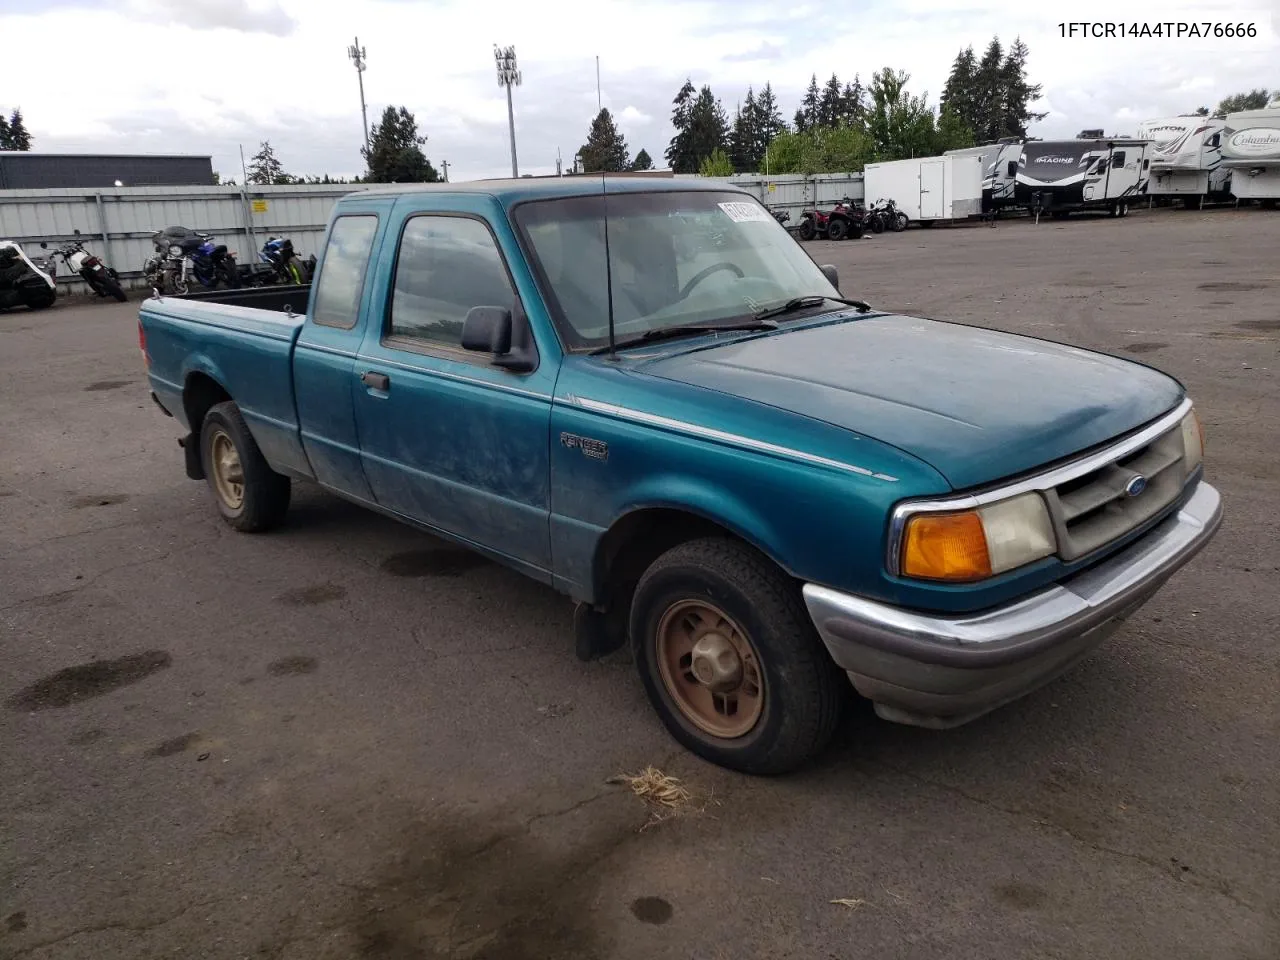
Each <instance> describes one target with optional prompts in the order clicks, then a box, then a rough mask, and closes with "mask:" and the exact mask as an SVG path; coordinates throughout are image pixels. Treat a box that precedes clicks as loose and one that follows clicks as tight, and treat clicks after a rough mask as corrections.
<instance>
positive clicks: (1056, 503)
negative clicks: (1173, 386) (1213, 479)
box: [1044, 426, 1186, 563]
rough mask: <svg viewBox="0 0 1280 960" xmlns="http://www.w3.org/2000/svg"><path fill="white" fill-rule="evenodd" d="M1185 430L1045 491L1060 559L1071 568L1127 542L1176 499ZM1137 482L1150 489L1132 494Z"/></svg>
mask: <svg viewBox="0 0 1280 960" xmlns="http://www.w3.org/2000/svg"><path fill="white" fill-rule="evenodd" d="M1184 456H1185V451H1184V450H1183V445H1182V430H1181V429H1180V428H1179V427H1177V426H1175V427H1173V428H1172V429H1171V430H1168V431H1166V432H1165V433H1163V434H1161V435H1160V436H1159V437H1157V438H1156V439H1155V440H1153V441H1152V442H1151V443H1149V444H1147V445H1146V446H1145V447H1142V448H1140V449H1138V450H1133V451H1131V452H1129V453H1127V454H1125V455H1124V456H1123V457H1121V458H1119V459H1118V460H1115V461H1113V462H1112V463H1109V464H1107V465H1106V466H1104V467H1100V468H1098V469H1097V470H1093V471H1091V472H1090V473H1086V474H1084V475H1083V476H1080V477H1074V478H1072V479H1071V480H1067V481H1065V482H1063V483H1060V484H1058V485H1057V486H1056V487H1053V488H1052V489H1049V490H1046V491H1045V492H1044V494H1045V501H1046V502H1047V503H1048V506H1049V516H1050V517H1051V518H1052V520H1053V526H1054V532H1055V533H1056V534H1057V536H1058V556H1059V557H1060V558H1061V559H1062V560H1064V561H1066V562H1068V563H1070V562H1071V561H1073V560H1078V559H1080V558H1081V557H1083V556H1087V555H1088V554H1090V553H1092V552H1093V551H1094V550H1097V549H1098V548H1099V547H1104V546H1106V545H1107V544H1108V543H1111V542H1112V541H1114V540H1117V539H1119V538H1120V537H1123V536H1124V535H1125V534H1126V533H1128V532H1129V531H1131V530H1133V529H1135V528H1136V527H1139V526H1141V525H1142V524H1143V523H1145V522H1146V521H1148V520H1150V519H1151V518H1152V517H1154V516H1155V515H1156V514H1158V513H1159V512H1160V511H1161V510H1163V509H1164V508H1165V507H1167V506H1169V504H1171V503H1173V501H1174V500H1176V499H1177V497H1178V494H1179V493H1180V492H1181V491H1182V486H1183V482H1184V481H1185V479H1186V470H1185V469H1184V466H1183V459H1184ZM1135 478H1143V479H1145V481H1146V485H1145V488H1144V489H1143V490H1142V491H1141V492H1140V493H1137V494H1134V493H1133V492H1132V487H1131V482H1133V481H1134V480H1135Z"/></svg>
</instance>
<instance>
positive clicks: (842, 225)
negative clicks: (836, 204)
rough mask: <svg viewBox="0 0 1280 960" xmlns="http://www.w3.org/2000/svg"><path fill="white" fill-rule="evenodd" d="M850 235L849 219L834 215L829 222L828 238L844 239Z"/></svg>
mask: <svg viewBox="0 0 1280 960" xmlns="http://www.w3.org/2000/svg"><path fill="white" fill-rule="evenodd" d="M847 236H849V221H848V220H845V219H843V218H840V217H832V218H831V219H830V220H829V221H828V222H827V239H828V240H843V239H845V238H846V237H847Z"/></svg>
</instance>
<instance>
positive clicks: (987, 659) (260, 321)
mask: <svg viewBox="0 0 1280 960" xmlns="http://www.w3.org/2000/svg"><path fill="white" fill-rule="evenodd" d="M605 187H606V185H605V184H603V183H602V182H601V181H600V180H598V179H587V178H580V177H571V178H563V179H549V180H543V181H536V180H535V181H530V180H519V181H491V182H478V183H472V184H447V185H436V186H429V187H418V186H393V187H386V188H378V189H372V190H367V191H365V192H361V193H354V194H351V195H349V196H347V197H344V198H343V199H342V200H340V201H339V202H338V204H337V205H336V207H335V209H334V211H333V215H332V218H331V220H330V223H329V227H328V236H327V240H326V244H325V247H324V250H323V252H322V254H321V256H320V260H319V265H318V270H317V274H316V279H315V283H314V285H313V286H312V287H311V288H310V289H309V290H308V289H299V288H294V289H292V290H285V291H284V292H283V293H276V294H266V295H265V299H264V300H263V302H262V303H261V304H260V305H258V306H246V305H245V304H244V302H243V298H244V297H246V296H249V295H248V294H245V293H243V292H237V293H233V294H230V295H228V296H227V298H225V300H224V301H223V302H217V300H216V298H215V299H214V300H205V301H204V302H200V301H196V300H186V299H181V298H169V297H163V298H162V297H156V298H153V299H150V300H148V301H146V302H145V304H144V305H143V306H142V310H141V316H140V320H139V338H140V343H141V347H142V352H143V356H144V359H145V363H146V365H147V368H148V370H149V376H150V383H151V388H152V391H153V395H154V397H155V399H156V401H157V403H158V404H159V405H160V407H161V408H162V409H163V410H164V411H165V412H166V413H168V414H170V415H171V416H173V417H175V418H176V419H177V420H178V422H180V423H181V425H182V426H183V428H184V430H185V434H186V435H185V436H184V437H183V441H182V442H183V446H184V447H185V450H186V469H187V474H188V476H190V477H192V478H193V479H206V480H207V481H208V483H209V486H210V488H211V489H212V492H213V495H214V499H215V502H216V503H217V507H218V510H219V511H221V513H222V516H223V517H225V519H226V520H227V522H228V523H230V524H231V525H232V526H233V527H235V528H237V529H239V530H245V531H259V530H265V529H267V528H269V527H271V526H273V525H275V524H277V523H278V522H279V521H280V520H281V518H282V517H283V516H284V515H285V512H286V510H287V508H288V505H289V495H290V485H291V484H292V483H293V482H294V481H295V480H302V481H308V482H313V483H317V484H319V485H320V486H321V487H323V488H324V489H326V490H329V491H332V492H333V493H335V494H337V495H339V496H342V497H346V498H347V499H349V500H353V501H355V502H356V503H359V504H363V505H364V506H367V507H369V508H370V509H372V510H376V511H378V512H380V513H383V514H386V515H388V516H391V517H395V518H397V519H399V520H403V521H405V522H408V523H411V524H414V525H417V526H419V527H421V528H423V529H425V530H428V531H430V532H431V533H434V534H436V535H438V536H441V537H445V538H448V539H450V540H453V541H456V542H458V543H460V544H463V545H465V546H467V547H470V548H473V549H475V550H478V551H480V552H481V553H484V554H486V555H487V556H489V557H491V558H493V559H494V560H496V561H499V562H501V563H504V564H507V565H509V566H511V567H513V568H515V569H516V570H519V571H521V572H523V573H525V574H527V575H529V576H531V577H534V578H536V579H538V580H540V581H542V582H543V583H546V584H548V585H550V586H552V587H554V588H555V589H557V590H559V591H561V592H563V593H565V594H567V595H568V596H569V597H570V598H572V599H573V600H575V601H576V602H577V608H576V614H575V621H574V622H575V634H576V646H577V650H578V654H579V655H580V656H582V657H583V658H585V659H591V658H593V657H595V656H598V655H601V654H603V653H606V652H609V651H611V650H614V649H617V648H619V647H621V646H622V645H624V644H625V643H627V642H629V643H630V645H631V649H632V651H633V653H634V658H635V663H636V666H637V668H638V670H639V673H640V678H641V680H642V682H643V684H644V687H645V690H646V691H647V693H648V696H649V699H650V700H651V701H652V703H653V706H654V707H655V709H656V711H657V713H658V714H659V716H660V717H661V718H662V720H663V722H664V723H665V724H666V726H667V728H668V729H669V730H670V732H671V733H672V734H673V735H674V736H675V738H676V739H677V740H679V741H680V742H681V743H683V744H684V745H685V746H687V747H688V748H689V749H691V750H692V751H694V752H695V753H697V754H699V755H701V756H702V757H705V758H707V759H709V760H711V761H713V762H715V763H718V764H722V765H724V766H727V767H731V768H734V769H738V770H744V771H748V772H753V773H777V772H781V771H785V770H788V769H791V768H794V767H796V766H797V765H799V764H801V763H803V762H804V761H805V760H806V759H808V758H810V757H812V756H813V755H814V754H815V753H816V752H817V751H819V750H820V749H821V748H822V747H823V746H824V744H825V743H826V742H827V741H828V740H829V738H830V736H831V734H832V732H833V730H834V729H835V727H836V725H837V723H838V721H839V718H840V716H841V713H842V709H843V707H844V705H845V703H846V701H847V700H848V699H849V694H850V681H851V683H852V687H853V688H854V689H856V690H857V691H858V692H859V693H861V694H862V695H863V696H864V697H867V698H868V699H870V700H871V701H872V702H873V703H874V705H875V709H876V711H877V712H878V713H879V715H880V716H881V717H884V718H886V719H888V720H892V721H897V722H900V723H907V724H915V725H919V726H926V727H950V726H956V725H958V724H961V723H965V722H967V721H969V720H971V719H973V718H974V717H977V716H980V715H981V714H983V713H985V712H987V711H989V710H991V709H994V708H996V707H998V706H1000V705H1001V704H1004V703H1007V702H1008V701H1010V700H1012V699H1014V698H1016V697H1018V696H1021V695H1022V694H1025V693H1027V692H1028V691H1030V690H1032V689H1034V688H1036V687H1038V686H1040V685H1041V684H1043V683H1045V682H1047V681H1049V680H1050V679H1052V678H1053V677H1055V676H1057V675H1059V674H1061V673H1062V672H1063V671H1064V670H1066V669H1068V668H1069V667H1071V666H1072V665H1073V664H1075V663H1076V662H1078V661H1079V660H1080V659H1081V658H1083V657H1084V656H1085V655H1086V654H1088V653H1089V652H1090V651H1091V650H1092V649H1093V648H1094V647H1095V646H1096V645H1097V644H1098V643H1100V642H1101V641H1102V640H1103V639H1104V638H1105V637H1106V636H1107V635H1108V634H1109V633H1111V632H1112V631H1113V630H1114V629H1115V628H1116V627H1117V626H1118V625H1119V624H1120V623H1121V622H1122V621H1123V620H1124V619H1125V617H1126V616H1127V615H1128V614H1129V613H1130V612H1132V611H1133V610H1134V609H1135V608H1136V607H1138V606H1139V605H1140V604H1142V603H1143V602H1144V601H1146V600H1147V599H1148V598H1149V597H1150V596H1151V595H1152V594H1153V593H1154V592H1155V591H1156V590H1157V589H1158V588H1159V587H1160V586H1161V585H1162V584H1163V583H1164V582H1165V581H1166V580H1167V579H1168V578H1169V577H1170V576H1171V575H1172V574H1173V573H1174V571H1176V570H1177V569H1178V568H1179V567H1181V566H1182V565H1183V564H1184V563H1185V562H1186V561H1187V560H1189V559H1190V558H1191V557H1192V556H1193V555H1194V554H1195V553H1196V552H1197V551H1198V550H1199V549H1200V548H1201V547H1203V546H1204V544H1205V543H1206V542H1207V541H1208V540H1209V539H1210V537H1211V536H1212V535H1213V534H1214V532H1215V530H1216V529H1217V527H1218V524H1219V522H1220V518H1221V506H1220V500H1219V496H1218V493H1217V491H1216V490H1215V489H1214V488H1213V487H1211V486H1210V485H1209V484H1208V483H1206V482H1205V481H1204V480H1203V479H1202V472H1203V468H1202V466H1201V460H1202V456H1203V439H1202V435H1201V428H1200V423H1199V421H1198V419H1197V417H1196V414H1195V412H1194V411H1193V409H1192V404H1191V400H1190V399H1189V398H1188V397H1187V395H1186V392H1185V390H1184V389H1183V387H1182V385H1181V384H1180V383H1178V382H1177V381H1176V380H1174V379H1172V378H1170V377H1168V376H1166V375H1165V374H1163V373H1160V372H1158V371H1156V370H1154V369H1152V368H1150V367H1147V366H1143V365H1141V364H1137V363H1134V362H1131V361H1128V360H1122V359H1118V358H1115V357H1111V356H1107V355H1103V354H1098V353H1092V352H1088V351H1085V350H1078V349H1075V348H1073V347H1069V346H1064V345H1061V344H1057V343H1050V342H1047V341H1043V340H1036V339H1030V338H1026V337H1018V336H1012V335H1008V334H1003V333H996V332H991V331H987V330H983V329H979V328H975V327H969V326H962V325H958V324H954V323H947V322H938V321H933V320H923V319H917V318H914V317H906V316H899V315H894V314H888V313H884V312H881V311H877V310H874V309H872V308H871V307H870V306H869V305H868V304H866V303H863V302H861V301H859V300H854V299H849V298H846V297H845V296H844V295H843V294H841V292H840V290H839V287H838V284H837V277H836V271H835V270H834V269H833V268H831V267H819V266H818V265H817V264H815V263H814V262H813V260H812V259H810V257H809V256H808V254H807V253H806V252H805V250H804V248H803V247H801V246H800V244H798V243H797V242H796V241H795V240H793V239H792V238H791V237H790V236H789V235H788V233H787V231H786V230H785V229H784V228H783V227H782V226H780V225H779V224H778V223H777V222H776V221H775V220H774V218H773V217H772V215H771V214H770V213H769V211H768V210H767V209H766V208H765V207H763V206H762V205H761V204H760V203H759V202H758V201H756V200H755V199H754V198H753V197H751V196H750V195H749V194H746V193H743V192H740V191H738V190H735V189H732V188H728V187H726V186H724V185H721V184H711V183H707V182H704V181H693V182H682V181H679V180H664V181H651V180H641V179H615V180H612V181H609V182H608V184H607V190H606V189H605ZM237 298H240V301H241V302H237ZM286 300H292V301H293V302H292V304H291V305H287V304H286V303H285V301H286ZM304 310H305V314H304V313H303V311H304ZM424 615H425V613H424Z"/></svg>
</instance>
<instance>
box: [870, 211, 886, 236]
mask: <svg viewBox="0 0 1280 960" xmlns="http://www.w3.org/2000/svg"><path fill="white" fill-rule="evenodd" d="M871 232H872V233H884V217H882V216H880V214H876V215H875V216H874V217H872V218H871Z"/></svg>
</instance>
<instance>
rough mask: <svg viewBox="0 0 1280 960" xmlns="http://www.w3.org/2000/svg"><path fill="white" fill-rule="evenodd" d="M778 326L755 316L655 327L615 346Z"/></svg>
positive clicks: (601, 350)
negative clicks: (747, 318) (734, 321)
mask: <svg viewBox="0 0 1280 960" xmlns="http://www.w3.org/2000/svg"><path fill="white" fill-rule="evenodd" d="M777 329H778V325H777V324H776V323H774V322H773V321H772V320H770V319H769V318H768V317H767V316H757V317H753V318H752V319H750V320H740V321H738V322H736V323H686V324H681V325H679V326H674V327H657V328H656V329H653V330H646V331H645V332H644V333H642V334H640V336H638V337H632V338H631V339H629V340H622V341H620V342H619V343H617V344H615V347H616V349H618V350H625V349H626V348H627V347H634V346H637V345H639V344H641V343H653V342H654V341H655V340H673V339H675V338H676V337H694V336H701V335H703V334H706V333H723V332H725V331H729V330H777ZM610 349H611V348H610V347H608V346H603V347H597V348H596V349H594V350H592V351H590V352H591V353H592V354H593V355H594V354H601V353H608V352H609V350H610Z"/></svg>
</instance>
